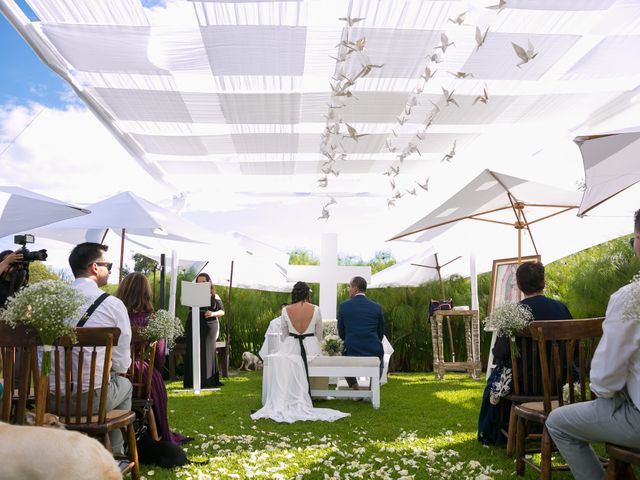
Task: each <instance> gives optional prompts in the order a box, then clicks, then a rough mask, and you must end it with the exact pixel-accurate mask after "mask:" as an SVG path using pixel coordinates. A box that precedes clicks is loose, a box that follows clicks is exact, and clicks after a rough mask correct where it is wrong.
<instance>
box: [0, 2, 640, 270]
mask: <svg viewBox="0 0 640 480" xmlns="http://www.w3.org/2000/svg"><path fill="white" fill-rule="evenodd" d="M27 3H28V4H29V6H30V7H31V9H32V11H33V14H34V16H35V17H37V18H36V19H34V20H33V21H32V20H29V18H27V16H26V15H25V14H24V13H23V11H22V10H21V9H20V8H19V6H18V5H17V3H16V2H15V1H14V0H0V11H2V13H3V14H4V15H5V17H6V18H7V19H8V20H9V22H10V23H11V24H12V25H13V26H14V27H15V28H16V29H17V30H18V31H19V32H20V34H21V35H22V37H23V38H24V39H25V41H26V42H27V43H28V44H29V45H30V46H31V47H32V48H33V49H34V51H35V52H36V53H37V54H38V55H39V56H40V58H41V59H42V60H43V61H44V62H45V63H46V64H47V65H48V66H49V67H50V68H51V69H52V70H53V71H55V72H56V73H57V74H59V75H60V76H61V77H62V78H63V79H64V80H65V81H67V82H68V83H69V85H70V86H71V87H72V88H73V90H74V91H75V92H76V93H77V94H78V96H79V97H80V98H81V99H82V100H83V101H84V102H85V104H86V105H87V106H88V108H89V109H90V110H91V111H92V112H93V113H94V114H95V115H96V117H97V118H98V119H99V120H100V121H101V122H102V123H103V124H104V125H105V127H106V128H107V129H108V130H109V131H110V132H111V133H112V134H113V135H114V137H115V138H116V139H117V140H118V141H119V142H120V144H122V146H123V147H124V148H125V149H126V152H128V153H129V154H130V155H131V156H132V158H134V159H135V161H137V162H138V163H139V164H140V165H141V166H142V167H143V168H144V169H145V170H146V171H147V172H148V173H149V175H150V178H153V179H155V180H157V181H159V182H163V183H165V184H167V185H170V186H172V187H174V188H175V190H176V193H177V192H189V194H190V197H189V198H190V200H191V201H192V202H194V203H195V201H196V200H195V199H196V198H200V200H201V201H200V205H199V208H193V210H200V211H212V210H216V209H225V208H228V210H226V211H225V212H223V214H222V215H220V216H223V215H225V214H227V213H228V215H227V218H228V217H230V216H234V217H236V218H238V219H242V222H244V223H245V224H247V225H249V224H250V225H251V226H254V227H255V231H251V232H250V233H251V234H252V235H254V236H255V235H256V232H261V234H262V232H265V235H267V234H268V237H269V239H270V240H271V241H273V239H274V237H275V236H277V235H281V236H287V238H290V237H291V236H292V235H294V234H297V233H299V232H302V233H304V234H310V233H309V232H311V233H312V234H313V235H315V236H316V237H319V234H320V232H327V231H330V232H335V231H338V232H339V233H340V234H341V235H349V234H351V232H355V234H356V235H358V236H360V237H366V238H367V239H369V238H373V237H375V238H376V240H378V239H380V240H382V239H384V238H389V236H391V234H392V233H394V232H397V231H400V230H401V229H402V228H403V227H405V226H406V225H411V224H413V225H414V226H416V225H418V222H417V221H418V219H419V218H420V215H419V214H420V213H421V212H423V210H424V209H425V205H427V206H428V207H427V210H430V209H431V208H432V207H433V206H435V205H439V204H441V203H442V199H444V198H449V197H451V195H452V194H453V192H455V191H457V190H458V189H459V188H460V187H461V186H462V185H464V184H466V183H468V182H469V181H471V180H472V179H473V178H474V177H475V176H476V175H477V174H478V172H480V171H482V170H483V169H486V168H490V169H491V170H498V171H501V172H505V173H508V174H509V176H510V177H513V178H532V179H535V180H536V181H538V183H544V182H547V181H552V182H553V183H554V185H556V186H561V187H564V188H565V189H573V192H569V193H571V194H573V193H576V194H579V193H578V191H577V190H578V189H577V188H576V183H581V182H580V181H581V180H582V178H580V177H581V175H582V172H581V169H580V166H579V164H577V163H576V162H575V160H576V159H577V155H578V154H579V152H578V149H577V148H575V145H573V144H572V142H571V139H573V138H574V137H576V136H577V135H586V134H590V133H592V132H598V131H600V132H602V131H611V129H604V130H603V129H599V128H598V126H599V125H602V124H603V123H606V122H609V123H611V122H614V123H615V122H618V123H620V122H622V120H620V119H623V118H632V119H634V121H635V122H636V123H637V115H636V114H635V113H634V112H637V111H638V110H639V107H638V105H639V103H638V86H639V85H640V63H638V62H633V61H630V60H629V59H632V58H635V57H634V55H635V53H636V52H637V51H638V48H640V22H638V21H637V19H638V18H640V2H639V1H637V0H589V1H583V2H577V1H573V0H555V1H539V2H532V1H529V0H509V1H508V2H506V5H504V8H496V5H497V4H498V3H499V2H498V0H468V1H466V0H462V1H453V0H451V1H449V0H444V1H433V2H421V1H415V0H375V1H374V0H353V1H350V2H344V1H342V0H323V1H314V0H276V1H268V2H267V1H246V2H245V1H237V0H216V1H197V0H194V1H180V0H175V1H168V2H166V3H164V2H163V4H162V5H155V6H153V7H145V6H144V5H146V4H147V2H142V1H141V0H114V1H110V2H92V1H89V0H55V1H51V0H27ZM143 4H144V5H143ZM514 45H515V46H517V47H519V48H520V47H521V49H520V50H518V49H517V48H514ZM523 50H524V51H523ZM526 50H529V52H528V53H527V52H526ZM518 52H519V53H518ZM523 57H524V58H523ZM627 121H628V120H627ZM628 126H629V125H617V127H618V128H624V127H628ZM81 133H82V132H80V134H81ZM567 147H568V148H569V150H567ZM60 168H64V166H61V167H60ZM587 175H588V176H589V174H588V173H587ZM144 180H146V179H141V181H144ZM587 186H589V181H587ZM485 193H486V194H487V195H488V194H489V193H491V192H485ZM567 195H568V196H570V197H573V196H572V195H569V194H567ZM232 198H233V199H234V200H238V198H241V199H242V208H238V210H233V207H229V206H228V205H227V204H226V202H227V201H229V202H231V199H232ZM563 198H564V197H560V199H563ZM212 200H213V201H212ZM474 201H475V200H474ZM323 207H324V208H323ZM457 208H458V209H459V211H458V213H460V212H464V211H468V210H473V207H470V206H469V204H468V203H464V204H460V205H458V206H457ZM230 210H233V211H232V212H231V213H229V211H230ZM325 211H326V214H325ZM439 213H440V214H443V213H444V212H443V211H441V212H439ZM525 213H526V211H525ZM447 216H449V215H447ZM568 216H569V215H563V216H562V217H563V218H565V217H568ZM283 219H284V220H283ZM292 219H293V220H292ZM440 220H441V219H440ZM529 220H531V219H529ZM556 220H557V221H556ZM285 222H286V223H285ZM547 225H553V226H554V227H555V228H556V231H555V235H556V236H561V237H563V238H570V239H571V240H572V241H563V242H556V243H557V245H552V246H551V247H548V246H545V248H544V249H543V248H540V250H541V252H542V253H543V255H544V256H545V258H547V259H548V258H557V257H556V255H558V254H559V253H560V252H564V253H572V251H575V249H578V248H579V247H581V248H584V247H585V246H589V245H593V244H594V243H597V242H599V241H603V240H604V239H608V238H611V236H612V234H613V232H618V231H619V228H618V226H617V224H616V225H607V226H605V227H603V226H602V224H601V223H592V222H587V223H583V224H576V225H574V222H573V220H567V221H566V222H565V223H562V222H560V220H558V219H556V218H553V219H551V220H549V221H545V222H541V223H540V227H538V226H537V225H536V229H535V231H537V230H538V229H544V228H546V226H547ZM244 226H245V225H243V224H241V223H240V220H238V223H235V224H233V228H234V229H236V228H237V229H243V230H245V228H243V227H244ZM418 227H419V228H422V227H421V226H419V225H418ZM269 228H272V229H273V231H270V232H267V230H268V229H269ZM466 228H467V227H466V226H465V227H461V226H455V227H451V228H449V227H446V228H442V229H441V230H443V231H444V230H447V232H445V233H446V234H447V237H450V238H447V242H449V243H448V244H445V245H442V246H441V245H437V247H438V250H437V251H438V252H439V253H442V255H443V256H445V257H446V254H451V255H452V256H457V255H459V254H465V253H464V252H467V253H468V251H469V249H470V247H471V245H469V244H470V243H476V245H475V246H476V247H479V248H476V251H477V254H478V260H479V261H478V266H479V269H480V270H482V269H483V268H484V267H483V265H486V262H485V261H484V260H482V258H490V257H489V255H494V254H495V251H497V254H496V255H495V256H494V257H493V258H503V257H506V256H510V255H511V253H510V252H514V253H515V249H514V250H508V249H507V248H505V247H504V246H502V247H501V246H500V245H499V243H500V242H494V241H492V240H493V237H494V235H496V234H495V229H488V230H489V231H490V233H487V234H486V236H475V237H467V238H466V239H465V240H466V244H464V243H463V244H461V245H458V244H457V240H458V239H457V238H454V235H453V234H452V232H454V231H462V230H464V229H466ZM570 228H571V230H570ZM449 230H450V231H449ZM628 230H629V228H628V226H627V228H626V231H628ZM473 231H474V232H476V231H478V230H473ZM577 232H580V237H579V238H575V239H574V238H573V236H574V235H575V234H577ZM438 233H439V232H435V231H434V232H433V233H432V234H429V235H425V236H423V237H422V239H423V240H425V239H427V240H428V239H429V238H431V237H433V236H434V235H436V234H438ZM465 233H466V232H465ZM450 234H451V235H450ZM443 235H444V234H443ZM504 235H505V236H508V233H507V232H505V233H504ZM463 236H464V235H463ZM541 237H543V235H541ZM191 238H197V236H195V237H193V236H192V237H191ZM440 238H445V237H440ZM514 238H515V236H514ZM545 238H546V237H545ZM479 240H486V242H485V243H484V244H483V245H478V244H477V243H478V241H479ZM536 241H538V239H537V238H536ZM541 241H544V240H541ZM513 242H514V243H513V244H511V245H514V244H515V240H513ZM288 245H290V244H288ZM454 246H455V248H453V247H454ZM382 248H384V247H382ZM450 248H451V249H452V250H454V251H452V252H449V251H448V250H449V249H450ZM525 248H526V245H525ZM464 263H465V262H462V264H464ZM454 270H455V268H454Z"/></svg>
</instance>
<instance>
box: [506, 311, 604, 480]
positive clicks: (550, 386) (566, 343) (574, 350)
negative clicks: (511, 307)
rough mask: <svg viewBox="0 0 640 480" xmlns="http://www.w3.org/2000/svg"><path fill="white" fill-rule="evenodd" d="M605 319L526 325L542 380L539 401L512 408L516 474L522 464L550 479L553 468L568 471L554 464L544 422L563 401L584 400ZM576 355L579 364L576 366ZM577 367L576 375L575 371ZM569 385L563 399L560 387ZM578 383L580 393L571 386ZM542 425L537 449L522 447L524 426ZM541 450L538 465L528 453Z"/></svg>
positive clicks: (536, 322)
mask: <svg viewBox="0 0 640 480" xmlns="http://www.w3.org/2000/svg"><path fill="white" fill-rule="evenodd" d="M603 320H604V318H602V317H601V318H589V319H582V320H547V321H535V322H531V324H530V325H529V331H530V332H531V337H532V338H533V340H534V341H535V342H537V344H538V356H539V358H540V375H541V380H542V392H543V401H542V402H527V403H522V404H520V405H517V406H516V407H515V413H516V417H517V419H518V422H517V430H516V473H517V474H518V475H521V476H522V475H524V471H525V465H529V466H530V467H532V468H533V469H534V470H536V471H538V472H540V478H541V479H543V480H548V479H550V478H551V472H552V470H568V469H569V467H568V466H567V465H560V466H553V467H552V464H551V460H552V459H551V455H552V451H553V449H554V446H553V441H552V440H551V436H550V435H549V432H548V430H547V428H546V425H545V422H546V420H547V417H548V416H549V414H550V413H551V411H552V410H553V409H555V408H558V407H560V406H563V405H565V404H571V403H576V402H579V401H583V400H587V392H588V391H589V390H588V388H587V383H586V382H587V380H588V378H589V371H590V369H591V358H592V357H593V354H594V353H595V350H596V347H597V343H598V341H599V339H600V337H601V336H602V322H603ZM576 356H577V361H578V364H577V366H576V365H575V359H576ZM576 367H577V370H578V376H577V377H576V376H575V374H574V368H576ZM565 383H566V384H569V386H570V388H569V389H568V390H569V398H568V399H567V400H568V401H566V402H565V401H564V400H563V398H562V388H563V386H564V385H565ZM574 383H579V385H580V389H579V391H580V396H579V397H578V396H576V394H575V393H574V389H573V385H574ZM532 423H533V424H538V425H542V427H543V429H542V436H541V442H540V445H539V448H536V449H533V450H526V449H525V440H526V437H527V429H528V427H529V426H530V424H532ZM534 452H537V453H540V454H541V458H540V465H537V464H536V463H535V462H534V461H533V460H532V458H530V457H529V458H527V457H526V455H527V454H530V453H534Z"/></svg>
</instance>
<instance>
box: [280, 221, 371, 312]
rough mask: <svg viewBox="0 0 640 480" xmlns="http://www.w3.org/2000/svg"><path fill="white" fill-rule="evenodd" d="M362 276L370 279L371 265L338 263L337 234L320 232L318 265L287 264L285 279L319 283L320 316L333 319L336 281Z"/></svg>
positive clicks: (347, 281)
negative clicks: (344, 264) (355, 265)
mask: <svg viewBox="0 0 640 480" xmlns="http://www.w3.org/2000/svg"><path fill="white" fill-rule="evenodd" d="M356 276H359V277H363V278H364V279H365V280H366V281H367V282H370V281H371V267H368V266H367V267H353V266H339V265H338V235H337V234H335V233H323V234H322V246H321V251H320V265H319V266H316V265H289V266H288V267H287V280H288V281H290V282H297V281H299V280H302V281H305V282H311V283H319V284H320V311H321V313H322V318H323V319H325V320H327V319H334V318H336V317H337V315H336V304H337V299H338V283H349V280H351V279H352V278H353V277H356Z"/></svg>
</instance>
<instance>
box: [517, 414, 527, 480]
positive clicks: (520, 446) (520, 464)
mask: <svg viewBox="0 0 640 480" xmlns="http://www.w3.org/2000/svg"><path fill="white" fill-rule="evenodd" d="M517 419H518V421H517V422H516V473H517V474H518V475H519V476H521V477H522V476H524V455H525V448H524V447H525V445H524V441H525V437H526V436H527V432H526V428H527V427H526V424H525V421H524V419H523V418H521V417H517Z"/></svg>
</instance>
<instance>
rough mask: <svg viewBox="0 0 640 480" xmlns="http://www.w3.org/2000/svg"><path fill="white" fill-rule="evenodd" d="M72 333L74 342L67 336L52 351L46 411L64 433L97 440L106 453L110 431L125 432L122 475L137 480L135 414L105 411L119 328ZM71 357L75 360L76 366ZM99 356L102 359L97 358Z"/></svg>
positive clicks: (76, 330) (83, 330)
mask: <svg viewBox="0 0 640 480" xmlns="http://www.w3.org/2000/svg"><path fill="white" fill-rule="evenodd" d="M75 333H76V337H77V342H75V343H73V342H72V341H71V339H70V338H69V337H68V336H65V337H62V338H61V339H59V340H58V341H57V342H56V346H57V347H58V348H56V349H55V350H54V352H53V357H54V358H53V359H52V362H51V371H52V372H53V374H52V381H53V387H52V390H51V394H50V397H49V405H48V407H49V408H48V411H49V412H50V413H54V414H55V415H58V417H60V418H61V419H64V420H63V421H64V423H65V426H66V428H67V430H77V431H80V432H83V433H86V434H88V435H90V436H92V437H95V438H98V439H100V440H101V441H102V442H103V443H104V445H105V447H106V448H108V449H109V450H111V442H110V440H109V432H111V431H113V430H116V429H120V430H123V431H124V430H125V429H126V435H124V434H123V436H124V439H125V442H126V443H127V444H128V447H129V465H128V466H127V467H126V468H125V469H124V470H123V473H127V472H129V471H130V472H131V473H132V477H133V478H134V479H135V480H137V479H138V478H140V470H139V464H138V453H137V448H136V435H135V431H134V429H133V422H134V420H135V418H136V414H135V412H133V411H129V410H111V411H107V408H106V407H107V384H108V381H109V375H110V369H111V353H112V348H113V345H114V344H115V345H117V342H118V338H119V336H120V329H119V328H86V327H83V328H76V329H75ZM74 356H75V357H76V358H77V361H76V362H75V365H74V362H73V357H74ZM101 356H104V358H102V359H100V357H101ZM99 359H100V361H99ZM98 389H99V392H97V390H98ZM94 395H98V405H94ZM96 410H97V413H95V412H96ZM123 433H124V432H123Z"/></svg>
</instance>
